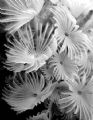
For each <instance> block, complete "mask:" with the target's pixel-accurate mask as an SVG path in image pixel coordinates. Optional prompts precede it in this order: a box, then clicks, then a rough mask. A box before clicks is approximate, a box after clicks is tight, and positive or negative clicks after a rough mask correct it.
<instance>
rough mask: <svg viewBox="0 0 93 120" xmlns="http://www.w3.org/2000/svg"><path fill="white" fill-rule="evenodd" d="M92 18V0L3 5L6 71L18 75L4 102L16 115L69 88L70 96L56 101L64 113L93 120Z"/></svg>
mask: <svg viewBox="0 0 93 120" xmlns="http://www.w3.org/2000/svg"><path fill="white" fill-rule="evenodd" d="M90 11H91V12H90ZM92 12H93V2H92V0H85V1H84V0H80V1H77V0H1V1H0V14H1V15H2V17H0V24H3V26H4V31H6V39H7V43H6V44H5V48H6V53H5V54H6V57H7V60H6V61H5V63H4V67H5V68H6V69H7V70H9V71H13V72H14V74H15V76H14V77H13V80H12V83H9V85H8V86H7V87H5V88H4V90H3V99H4V100H5V101H6V102H7V103H8V104H9V105H10V106H11V108H12V109H13V110H15V111H17V112H19V113H20V112H24V111H26V110H28V109H33V108H34V107H35V106H37V105H38V104H40V103H41V102H44V101H45V100H46V99H47V98H50V99H51V100H52V97H53V96H55V93H56V92H55V91H56V88H57V87H58V86H61V87H63V86H64V85H66V86H68V91H60V93H61V95H60V97H58V98H59V99H58V98H57V100H58V104H59V105H60V109H61V110H63V109H64V110H66V112H67V113H68V114H69V113H70V114H71V113H74V114H77V115H78V114H79V116H80V120H82V118H84V120H92V118H93V76H92V74H93V72H92V71H93V32H92V31H93V26H92V23H93V22H92V20H90V19H92ZM81 23H83V24H82V25H81ZM85 28H86V29H85ZM64 83H65V84H64ZM56 94H57V93H56ZM50 96H51V97H50ZM56 96H58V95H56ZM54 98H55V97H53V99H54ZM89 98H91V99H89ZM55 99H56V98H55Z"/></svg>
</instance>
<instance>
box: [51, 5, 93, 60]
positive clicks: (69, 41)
mask: <svg viewBox="0 0 93 120" xmlns="http://www.w3.org/2000/svg"><path fill="white" fill-rule="evenodd" d="M50 11H51V12H52V13H53V14H54V17H53V18H54V19H55V20H56V24H55V26H57V29H56V34H57V36H58V41H59V43H62V44H63V45H62V47H61V50H60V51H61V52H62V51H64V50H65V49H66V48H68V56H69V57H71V59H73V58H74V57H77V56H82V51H84V50H85V51H86V48H88V49H89V50H91V51H92V50H93V43H92V42H91V40H90V39H89V38H88V36H87V35H86V34H84V33H83V32H82V31H81V30H78V29H79V26H78V25H76V21H75V18H74V17H73V16H71V14H70V12H69V11H68V9H67V8H66V7H64V6H61V5H60V6H56V7H53V8H50Z"/></svg>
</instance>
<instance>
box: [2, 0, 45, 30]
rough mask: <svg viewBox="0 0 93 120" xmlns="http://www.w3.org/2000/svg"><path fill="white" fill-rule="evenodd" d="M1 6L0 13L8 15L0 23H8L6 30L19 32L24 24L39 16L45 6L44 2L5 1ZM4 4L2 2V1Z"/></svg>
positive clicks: (36, 0)
mask: <svg viewBox="0 0 93 120" xmlns="http://www.w3.org/2000/svg"><path fill="white" fill-rule="evenodd" d="M3 2H4V3H3V4H5V5H2V4H1V5H0V13H1V14H3V15H7V16H6V17H5V18H2V19H0V23H8V25H7V26H6V28H5V29H6V30H7V31H10V32H14V31H17V30H18V29H19V28H20V27H22V26H23V25H24V24H26V23H28V22H30V21H31V20H32V19H33V18H34V17H35V16H37V15H38V14H39V13H40V11H41V10H42V7H43V5H44V0H4V1H3ZM1 3H2V1H1Z"/></svg>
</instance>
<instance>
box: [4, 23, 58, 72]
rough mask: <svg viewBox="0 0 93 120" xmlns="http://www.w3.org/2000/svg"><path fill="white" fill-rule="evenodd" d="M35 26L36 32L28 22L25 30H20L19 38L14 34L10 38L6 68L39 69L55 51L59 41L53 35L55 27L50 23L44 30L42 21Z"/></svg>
mask: <svg viewBox="0 0 93 120" xmlns="http://www.w3.org/2000/svg"><path fill="white" fill-rule="evenodd" d="M35 27H36V31H37V32H36V33H33V32H32V29H31V26H30V24H27V25H26V26H25V28H24V31H22V30H21V29H20V30H18V36H19V38H18V37H17V38H16V37H15V35H14V34H12V36H13V39H12V40H11V39H10V38H8V45H6V47H7V48H8V50H7V52H6V56H7V61H6V68H7V69H9V70H10V71H14V72H20V71H23V70H25V71H26V72H31V71H33V70H38V69H39V68H40V67H41V66H43V65H44V64H45V63H46V60H48V59H49V58H50V57H51V56H52V54H54V53H55V51H56V49H57V41H56V39H55V37H54V36H52V32H53V31H54V27H53V26H50V25H49V24H48V23H47V24H46V25H45V29H44V30H43V25H42V24H41V23H37V24H36V26H35Z"/></svg>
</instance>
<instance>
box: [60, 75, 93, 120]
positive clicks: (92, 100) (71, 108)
mask: <svg viewBox="0 0 93 120" xmlns="http://www.w3.org/2000/svg"><path fill="white" fill-rule="evenodd" d="M66 83H67V84H68V86H69V90H68V91H67V92H62V93H61V95H62V96H63V97H62V98H61V99H59V105H60V109H61V110H62V109H66V112H67V113H74V114H79V116H80V120H92V117H93V76H92V77H91V78H90V79H87V78H86V74H85V75H84V76H83V77H82V78H79V77H76V76H75V78H74V80H70V81H66Z"/></svg>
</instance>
